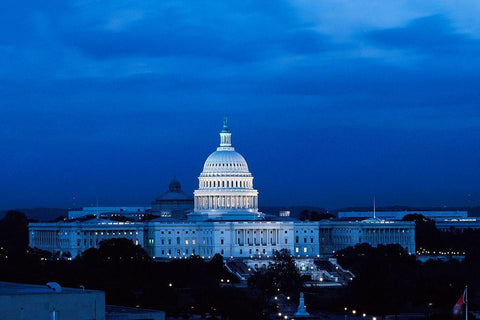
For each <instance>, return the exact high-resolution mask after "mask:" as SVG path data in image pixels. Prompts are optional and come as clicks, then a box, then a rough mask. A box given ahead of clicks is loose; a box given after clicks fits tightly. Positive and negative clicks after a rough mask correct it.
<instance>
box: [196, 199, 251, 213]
mask: <svg viewBox="0 0 480 320" xmlns="http://www.w3.org/2000/svg"><path fill="white" fill-rule="evenodd" d="M256 208H258V196H238V195H232V196H229V195H225V196H195V210H202V209H256Z"/></svg>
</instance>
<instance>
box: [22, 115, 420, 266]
mask: <svg viewBox="0 0 480 320" xmlns="http://www.w3.org/2000/svg"><path fill="white" fill-rule="evenodd" d="M198 179H199V184H198V189H197V190H195V192H194V210H193V212H191V213H190V214H189V215H188V217H187V219H186V220H181V219H174V218H172V217H168V216H162V217H160V218H157V219H153V220H150V221H144V222H119V221H111V220H108V219H101V218H98V216H97V218H94V219H90V220H86V221H78V220H67V221H61V222H51V223H31V224H30V225H29V231H30V232H29V235H30V246H32V247H38V248H40V249H44V250H48V251H51V252H60V253H66V252H68V253H70V254H71V255H72V256H76V255H77V254H79V253H81V252H82V251H84V250H86V249H88V248H91V247H97V246H98V244H99V243H100V241H102V240H105V239H109V238H128V239H131V240H132V241H134V243H136V244H138V245H141V246H143V247H144V248H145V249H146V250H147V252H148V253H149V254H150V255H151V256H152V257H155V258H172V257H175V258H177V257H186V256H190V255H193V254H195V255H200V256H203V257H212V256H213V255H214V254H216V253H218V254H221V255H223V256H226V257H235V258H248V257H253V256H257V257H258V256H265V257H268V256H270V255H272V254H273V252H274V251H275V250H281V249H287V250H289V251H290V252H292V254H294V255H295V256H297V257H304V258H308V257H319V256H329V255H332V254H333V253H334V252H335V251H337V250H340V249H343V248H346V247H349V246H353V245H355V244H358V243H363V242H366V243H370V244H371V245H373V246H376V245H379V244H392V243H397V244H400V245H401V246H402V247H404V248H405V249H406V250H407V251H408V252H409V253H411V254H414V253H415V225H414V223H413V222H398V221H385V220H381V219H364V220H362V221H330V220H324V221H316V222H311V221H299V220H296V219H292V218H290V217H288V216H284V217H279V216H273V215H268V214H265V213H262V212H260V211H259V210H258V194H259V193H258V191H257V190H256V189H255V188H254V186H253V176H252V174H251V173H250V171H249V168H248V165H247V162H246V161H245V158H244V157H243V156H242V155H241V154H240V153H238V152H237V151H235V149H234V147H233V146H232V143H231V132H230V130H229V128H228V126H227V123H226V122H225V123H224V125H223V130H222V131H221V132H220V145H219V147H218V148H217V149H216V151H214V152H213V153H212V154H210V156H209V157H208V158H207V160H206V161H205V164H204V166H203V171H202V172H201V174H200V176H199V178H198Z"/></svg>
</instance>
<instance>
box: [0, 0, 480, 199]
mask: <svg viewBox="0 0 480 320" xmlns="http://www.w3.org/2000/svg"><path fill="white" fill-rule="evenodd" d="M479 16H480V2H478V1H477V0H471V1H461V2H459V1H385V0H379V1H351V0H350V1H338V0H333V1H323V0H322V1H318V0H314V1H304V0H303V1H302V0H294V1H245V0H241V1H232V0H230V1H198V0H192V1H165V0H164V1H158V0H152V1H123V0H112V1H109V0H105V1H86V0H84V1H67V0H48V1H31V2H30V1H2V2H0V25H1V27H2V28H0V111H1V113H0V145H1V147H2V148H1V156H0V181H1V183H0V208H1V209H8V208H26V207H71V206H72V197H73V196H75V197H76V202H75V204H76V206H85V205H95V204H96V203H97V200H98V204H99V205H101V206H108V205H148V204H149V203H150V202H151V201H152V200H153V199H154V198H155V197H156V196H158V195H159V194H161V193H162V192H164V191H165V190H166V189H167V187H168V183H169V181H170V180H171V178H172V176H173V175H176V176H177V177H178V179H179V180H180V181H181V182H182V185H183V188H184V190H185V191H186V192H188V193H191V192H193V190H194V188H195V187H196V186H197V181H198V180H197V177H198V175H199V173H200V172H201V170H202V167H203V162H204V160H205V159H206V157H207V156H208V155H209V154H210V153H211V152H213V151H214V150H215V148H216V146H217V145H218V141H219V138H218V132H219V131H220V130H221V127H222V119H223V117H224V116H228V118H229V125H230V129H231V131H232V133H233V135H232V141H233V144H234V146H235V147H236V150H237V151H239V152H240V153H241V154H242V155H243V156H244V157H245V158H246V159H247V162H248V164H249V167H250V170H251V172H252V173H253V175H254V177H255V179H254V185H255V187H256V188H257V189H259V192H260V205H307V204H308V205H316V206H323V207H326V208H336V207H343V206H353V205H370V204H371V203H372V198H373V197H374V196H375V197H376V199H377V204H378V205H394V204H402V205H416V206H443V205H447V206H465V205H468V204H470V205H478V204H480V170H479V164H480V147H479V136H480V19H479V18H478V17H479ZM468 194H471V196H468ZM469 199H470V200H469ZM469 201H470V202H469Z"/></svg>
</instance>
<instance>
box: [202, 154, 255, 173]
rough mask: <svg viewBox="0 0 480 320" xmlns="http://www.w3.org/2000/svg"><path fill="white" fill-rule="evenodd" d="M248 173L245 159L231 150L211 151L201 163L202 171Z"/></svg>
mask: <svg viewBox="0 0 480 320" xmlns="http://www.w3.org/2000/svg"><path fill="white" fill-rule="evenodd" d="M220 172H229V173H249V171H248V165H247V161H245V158H244V157H243V156H242V155H241V154H240V153H238V152H236V151H233V150H229V151H227V150H217V151H215V152H213V153H212V154H211V155H210V156H209V157H208V158H207V160H206V161H205V164H204V165H203V173H220Z"/></svg>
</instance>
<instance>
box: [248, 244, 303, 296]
mask: <svg viewBox="0 0 480 320" xmlns="http://www.w3.org/2000/svg"><path fill="white" fill-rule="evenodd" d="M249 286H250V287H251V288H255V289H257V290H259V291H261V292H262V293H263V294H264V295H265V296H266V297H267V298H269V297H271V296H273V295H275V294H277V293H279V292H280V293H283V294H287V295H291V296H297V295H298V294H299V292H300V290H301V289H302V286H303V281H302V278H301V276H300V273H299V272H298V269H297V266H296V265H295V259H294V258H293V257H292V255H291V253H290V251H288V250H287V249H282V250H280V251H275V252H274V255H273V263H271V264H270V265H269V266H268V267H267V269H266V270H260V271H258V272H257V273H256V274H255V275H254V276H252V277H251V278H250V279H249Z"/></svg>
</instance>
